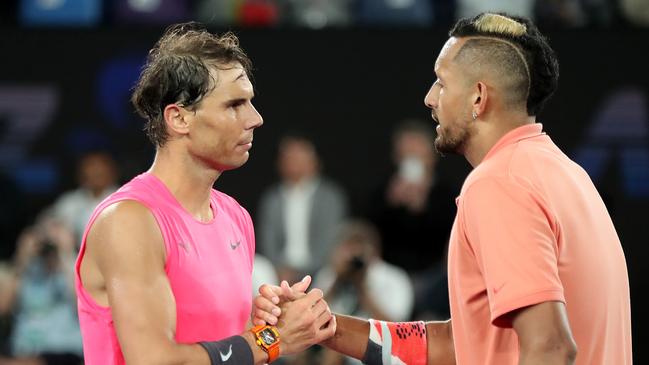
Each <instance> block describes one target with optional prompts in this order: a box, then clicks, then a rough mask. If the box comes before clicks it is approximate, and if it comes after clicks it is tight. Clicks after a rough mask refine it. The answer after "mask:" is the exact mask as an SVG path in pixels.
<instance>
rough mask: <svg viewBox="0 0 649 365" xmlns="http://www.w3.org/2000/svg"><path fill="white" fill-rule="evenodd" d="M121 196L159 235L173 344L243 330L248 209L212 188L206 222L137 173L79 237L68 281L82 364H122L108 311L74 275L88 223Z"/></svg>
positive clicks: (251, 242)
mask: <svg viewBox="0 0 649 365" xmlns="http://www.w3.org/2000/svg"><path fill="white" fill-rule="evenodd" d="M123 200H135V201H138V202H140V203H141V204H143V205H144V206H146V207H147V208H148V209H149V210H150V211H151V212H152V214H153V216H154V217H155V219H156V221H157V222H158V226H159V228H160V230H161V232H162V237H163V238H164V244H165V248H166V252H167V261H166V264H165V271H166V273H167V276H168V278H169V283H170V285H171V289H172V291H173V294H174V298H175V302H176V341H177V342H179V343H195V342H199V341H215V340H219V339H223V338H225V337H229V336H232V335H236V334H239V333H241V332H243V331H244V329H245V326H246V323H247V321H248V318H250V311H251V306H252V298H251V295H250V293H251V292H252V287H251V286H252V284H251V283H252V281H251V280H252V279H251V275H252V265H253V259H254V253H255V238H254V231H253V226H252V221H251V219H250V216H249V215H248V212H246V210H245V209H244V208H242V207H241V206H240V205H239V204H238V203H237V202H236V201H235V200H234V199H232V198H231V197H229V196H227V195H226V194H223V193H221V192H218V191H216V190H212V193H211V197H210V205H211V207H212V210H213V213H214V219H213V220H212V221H210V222H207V223H204V222H200V221H197V220H196V219H194V218H193V217H192V216H191V215H190V214H189V213H188V212H187V211H186V210H185V209H184V208H182V206H180V204H179V203H178V201H177V200H176V199H175V198H174V196H173V195H172V194H171V192H170V191H169V190H168V189H167V187H166V186H165V185H164V184H163V183H162V182H161V181H160V180H159V179H158V178H156V177H155V176H153V175H152V174H149V173H144V174H142V175H139V176H137V177H135V178H134V179H133V180H131V181H130V182H129V183H127V184H126V185H124V186H123V187H122V188H121V189H119V190H118V191H117V192H115V193H114V194H113V195H111V196H109V197H108V198H107V199H106V200H104V201H103V202H102V203H101V204H99V206H98V207H97V208H96V209H95V212H94V213H93V215H92V217H91V218H90V221H89V223H88V226H87V227H86V232H85V233H84V236H83V241H82V244H81V250H80V252H79V258H78V259H77V263H76V283H75V285H76V290H77V296H78V311H79V322H80V324H81V333H82V335H83V347H84V357H85V363H86V364H88V365H96V364H124V357H123V355H122V352H121V348H120V345H119V342H118V339H117V336H116V334H115V328H114V325H113V320H112V316H111V312H110V308H108V307H103V306H101V305H99V304H97V303H96V302H95V301H94V300H93V298H92V297H91V296H90V295H89V294H88V292H86V290H85V289H84V288H83V284H82V282H81V279H80V275H79V268H80V265H81V261H82V260H83V255H84V252H85V244H86V237H87V235H88V230H89V228H90V227H91V226H92V224H93V222H94V221H95V219H97V216H98V215H99V214H100V213H101V212H102V211H103V210H104V209H105V208H106V207H108V206H110V205H111V204H114V203H116V202H119V201H123Z"/></svg>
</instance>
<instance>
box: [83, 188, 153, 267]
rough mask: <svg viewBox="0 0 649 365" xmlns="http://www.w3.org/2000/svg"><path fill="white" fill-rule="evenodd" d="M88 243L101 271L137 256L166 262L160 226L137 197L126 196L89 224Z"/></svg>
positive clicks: (89, 252)
mask: <svg viewBox="0 0 649 365" xmlns="http://www.w3.org/2000/svg"><path fill="white" fill-rule="evenodd" d="M86 245H87V250H88V252H87V253H88V254H91V256H93V258H94V259H95V260H96V261H97V264H98V265H99V267H100V269H101V271H104V270H103V269H104V268H105V269H109V268H110V267H112V266H113V265H117V266H121V265H120V263H122V262H124V261H132V260H137V259H146V261H149V260H155V261H158V263H161V264H163V265H164V256H165V251H164V243H163V238H162V234H161V232H160V228H159V227H158V224H157V222H156V220H155V218H154V217H153V214H152V213H151V211H150V210H149V209H148V208H147V207H146V206H144V205H143V204H141V203H139V202H137V201H133V200H125V201H121V202H117V203H115V204H113V205H111V206H109V207H107V208H106V209H104V211H102V212H101V213H100V215H99V216H98V217H97V220H95V222H94V223H93V225H92V227H91V228H90V231H89V232H88V238H87V241H86ZM155 261H151V262H149V263H155ZM102 263H103V264H105V265H102ZM131 263H132V262H131Z"/></svg>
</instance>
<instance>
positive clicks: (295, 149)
mask: <svg viewBox="0 0 649 365" xmlns="http://www.w3.org/2000/svg"><path fill="white" fill-rule="evenodd" d="M278 168H279V175H280V179H281V181H280V182H279V183H278V184H276V185H274V186H272V187H270V188H269V189H268V190H266V191H265V192H264V194H263V195H262V197H261V201H260V205H259V209H258V219H257V227H258V242H259V249H260V251H261V253H263V254H265V255H266V257H268V258H269V259H270V260H271V261H272V262H273V264H274V265H275V267H276V268H277V270H278V274H279V279H280V280H288V281H289V282H295V281H296V280H300V279H302V275H304V274H307V273H308V274H311V275H313V274H314V273H315V272H316V271H317V270H318V269H320V267H321V265H322V264H323V263H324V262H325V261H326V260H327V258H328V257H329V255H330V254H331V249H332V247H333V244H334V239H335V236H336V230H337V229H338V225H339V224H340V222H341V221H342V220H343V218H344V217H345V215H346V213H347V198H346V196H345V194H344V193H343V191H342V189H341V188H340V187H338V185H337V184H335V183H333V182H332V181H330V180H329V179H327V178H325V177H323V176H321V175H320V161H319V158H318V155H317V152H316V149H315V146H314V145H313V143H312V142H311V141H310V140H308V139H307V138H305V137H301V136H287V137H284V138H283V139H282V141H281V142H280V145H279V156H278Z"/></svg>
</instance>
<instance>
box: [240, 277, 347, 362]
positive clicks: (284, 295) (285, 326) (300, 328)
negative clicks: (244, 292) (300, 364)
mask: <svg viewBox="0 0 649 365" xmlns="http://www.w3.org/2000/svg"><path fill="white" fill-rule="evenodd" d="M310 284H311V277H310V276H308V275H307V276H305V277H304V279H302V281H300V282H298V283H295V284H294V285H293V286H289V284H288V283H287V282H286V281H282V283H281V284H280V286H276V285H269V284H264V285H262V286H260V287H259V295H257V296H256V297H255V299H254V300H253V309H252V315H251V316H252V323H253V325H255V326H261V325H266V324H268V325H271V326H276V327H277V330H278V332H279V335H280V341H279V349H280V351H279V353H280V354H281V355H292V354H297V353H299V352H302V351H304V350H306V349H307V348H309V347H310V346H312V345H315V344H318V343H321V342H323V341H325V340H327V339H329V338H331V337H332V336H333V335H334V334H335V333H336V317H335V316H334V315H333V314H332V313H331V310H330V309H329V305H328V304H327V302H326V301H325V300H324V298H323V292H322V290H320V289H312V290H310V291H309V292H306V290H307V289H308V287H309V285H310Z"/></svg>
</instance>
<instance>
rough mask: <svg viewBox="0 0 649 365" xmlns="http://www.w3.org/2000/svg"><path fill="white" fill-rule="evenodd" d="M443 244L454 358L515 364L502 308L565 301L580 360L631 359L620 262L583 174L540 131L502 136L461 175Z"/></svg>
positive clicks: (533, 127) (528, 128)
mask: <svg viewBox="0 0 649 365" xmlns="http://www.w3.org/2000/svg"><path fill="white" fill-rule="evenodd" d="M456 202H457V208H458V210H457V216H456V219H455V223H454V225H453V229H452V232H451V238H450V243H449V255H448V270H449V279H448V280H449V294H450V304H451V318H452V327H453V338H454V342H455V352H456V359H457V363H458V364H460V365H464V364H470V365H473V364H497V365H507V364H517V363H518V358H519V350H518V338H517V336H516V333H515V331H514V330H513V329H512V328H511V321H510V320H508V318H509V317H508V316H506V314H507V313H510V312H512V311H514V310H516V309H520V308H523V307H526V306H530V305H534V304H539V303H543V302H547V301H559V302H563V303H565V306H566V311H567V314H568V321H569V323H570V328H571V331H572V334H573V337H574V339H575V342H576V343H577V349H578V354H577V360H576V363H577V364H580V365H586V364H588V365H597V364H609V365H610V364H615V365H625V364H631V363H632V359H631V314H630V313H631V308H630V298H629V281H628V274H627V267H626V260H625V258H624V253H623V251H622V247H621V244H620V240H619V238H618V236H617V233H616V231H615V227H614V226H613V223H612V221H611V218H610V216H609V214H608V211H607V209H606V207H605V205H604V203H603V201H602V199H601V197H600V196H599V193H598V192H597V190H596V189H595V186H594V185H593V183H592V181H591V180H590V178H589V176H588V174H587V173H586V172H585V171H584V170H583V169H582V168H581V167H580V166H579V165H577V164H576V163H574V162H573V161H571V160H570V159H569V158H568V157H567V156H566V155H565V154H564V153H563V152H561V150H559V148H558V147H557V146H556V145H555V144H554V143H553V142H552V140H551V139H550V137H548V136H547V135H546V134H545V133H543V132H542V125H541V124H528V125H524V126H521V127H518V128H516V129H514V130H512V131H510V132H509V133H507V134H506V135H505V136H503V137H502V138H501V139H500V140H499V141H498V142H497V143H496V144H495V145H494V146H493V147H492V149H491V150H490V151H489V152H488V153H487V155H486V156H485V158H484V160H483V161H482V162H481V163H480V164H479V165H478V166H477V167H476V168H475V169H474V170H473V171H472V172H471V173H470V174H469V176H468V177H467V179H466V181H465V182H464V185H463V186H462V190H461V193H460V196H459V197H458V198H457V201H456Z"/></svg>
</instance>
